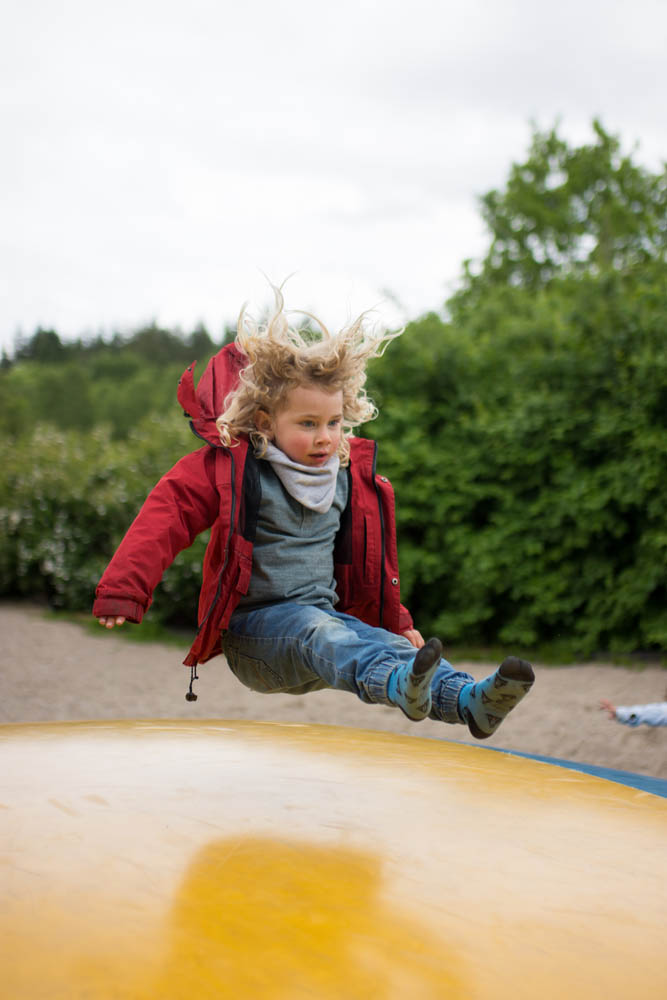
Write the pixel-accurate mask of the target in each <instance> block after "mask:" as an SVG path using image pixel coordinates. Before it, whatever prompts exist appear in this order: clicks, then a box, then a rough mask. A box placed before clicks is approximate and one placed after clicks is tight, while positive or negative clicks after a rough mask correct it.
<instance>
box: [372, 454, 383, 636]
mask: <svg viewBox="0 0 667 1000" xmlns="http://www.w3.org/2000/svg"><path fill="white" fill-rule="evenodd" d="M373 443H374V446H375V447H374V448H373V468H372V472H371V474H372V476H373V486H374V488H375V495H376V497H377V502H378V513H379V515H380V628H382V627H383V626H382V620H383V618H384V515H383V513H382V497H381V496H380V488H379V486H378V484H377V481H376V478H375V463H376V461H377V453H378V446H377V442H376V441H375V442H373Z"/></svg>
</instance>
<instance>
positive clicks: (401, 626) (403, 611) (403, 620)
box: [398, 604, 415, 635]
mask: <svg viewBox="0 0 667 1000" xmlns="http://www.w3.org/2000/svg"><path fill="white" fill-rule="evenodd" d="M414 627H415V623H414V622H413V620H412V615H411V614H410V612H409V611H408V609H407V608H406V607H404V606H403V605H402V604H401V606H400V608H399V611H398V631H399V634H400V635H403V633H404V632H407V631H408V630H409V629H411V628H414Z"/></svg>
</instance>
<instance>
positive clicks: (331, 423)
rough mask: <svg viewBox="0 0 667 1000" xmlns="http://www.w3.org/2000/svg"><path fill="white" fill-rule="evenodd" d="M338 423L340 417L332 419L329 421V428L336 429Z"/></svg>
mask: <svg viewBox="0 0 667 1000" xmlns="http://www.w3.org/2000/svg"><path fill="white" fill-rule="evenodd" d="M339 423H340V417H334V419H333V420H330V421H329V427H338V425H339Z"/></svg>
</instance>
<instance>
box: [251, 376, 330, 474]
mask: <svg viewBox="0 0 667 1000" xmlns="http://www.w3.org/2000/svg"><path fill="white" fill-rule="evenodd" d="M342 421H343V393H342V391H341V390H340V389H338V390H337V391H336V392H325V391H324V390H323V389H318V388H317V387H315V386H312V385H300V386H297V388H296V389H292V390H290V392H289V393H288V394H287V399H286V400H285V403H284V405H283V406H282V407H281V409H279V410H278V411H277V412H276V413H275V414H274V415H273V417H270V416H269V414H268V413H265V412H264V411H263V410H260V411H259V413H258V414H257V418H256V423H257V427H258V428H259V430H261V431H264V432H265V433H267V435H268V437H269V438H270V439H271V440H272V441H273V443H274V444H275V445H276V447H277V448H280V450H281V451H283V452H284V453H285V454H286V455H287V457H288V458H291V459H292V461H293V462H299V463H300V464H301V465H315V466H317V465H324V463H325V462H327V461H328V460H329V459H330V458H331V456H332V455H335V453H336V452H337V451H338V445H339V444H340V438H341V433H342Z"/></svg>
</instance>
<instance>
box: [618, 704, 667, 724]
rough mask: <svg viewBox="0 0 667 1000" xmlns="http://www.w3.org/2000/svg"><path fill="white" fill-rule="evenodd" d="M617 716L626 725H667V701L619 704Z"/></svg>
mask: <svg viewBox="0 0 667 1000" xmlns="http://www.w3.org/2000/svg"><path fill="white" fill-rule="evenodd" d="M616 718H617V719H618V721H619V722H622V723H623V725H624V726H641V725H642V723H643V724H644V725H645V726H667V701H662V702H654V703H653V704H651V705H627V706H626V705H619V707H618V708H617V709H616Z"/></svg>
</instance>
